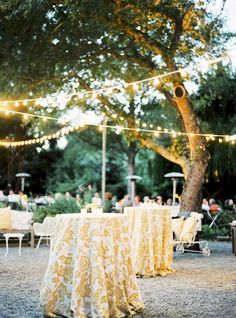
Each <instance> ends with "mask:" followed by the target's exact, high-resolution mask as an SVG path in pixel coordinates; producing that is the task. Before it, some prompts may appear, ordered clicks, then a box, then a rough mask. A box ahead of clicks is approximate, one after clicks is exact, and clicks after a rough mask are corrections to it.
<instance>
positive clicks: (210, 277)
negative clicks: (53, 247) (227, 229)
mask: <svg viewBox="0 0 236 318" xmlns="http://www.w3.org/2000/svg"><path fill="white" fill-rule="evenodd" d="M210 248H211V256H210V257H204V256H203V255H200V254H194V253H185V254H176V253H175V255H174V261H173V267H174V269H175V270H176V272H175V273H173V274H170V275H168V276H166V277H160V276H158V277H155V278H146V279H144V278H140V279H138V282H139V285H140V289H141V294H142V296H143V300H144V303H145V307H146V308H145V310H144V311H143V313H141V314H138V315H136V316H135V317H136V318H154V317H155V318H158V317H159V318H180V317H181V318H182V317H187V318H189V317H201V318H210V317H214V318H235V317H236V256H233V254H232V253H231V243H227V242H221V243H219V242H211V243H210ZM4 253H5V248H4V247H3V246H2V247H0V318H13V317H14V318H43V314H42V308H40V304H39V289H40V285H41V282H42V279H43V276H44V273H45V270H46V267H47V262H48V256H49V248H48V247H46V246H40V248H39V249H38V250H35V249H34V250H33V249H31V248H29V247H23V248H22V256H21V257H20V256H18V254H17V253H18V249H17V247H10V249H9V254H8V257H7V259H6V260H5V257H4Z"/></svg>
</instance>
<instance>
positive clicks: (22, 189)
mask: <svg viewBox="0 0 236 318" xmlns="http://www.w3.org/2000/svg"><path fill="white" fill-rule="evenodd" d="M16 177H17V178H21V191H23V192H24V189H25V178H29V177H31V174H29V173H26V172H21V173H17V174H16Z"/></svg>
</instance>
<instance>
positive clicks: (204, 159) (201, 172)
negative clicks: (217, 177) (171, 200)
mask: <svg viewBox="0 0 236 318" xmlns="http://www.w3.org/2000/svg"><path fill="white" fill-rule="evenodd" d="M209 159H210V156H209V153H208V151H207V150H205V151H202V152H201V153H200V154H198V157H197V159H196V160H194V161H193V162H192V163H191V167H190V169H189V171H188V175H187V178H186V180H185V183H184V187H183V191H182V194H181V202H180V209H181V211H191V212H201V197H202V185H203V183H204V177H205V173H206V169H207V166H208V161H209Z"/></svg>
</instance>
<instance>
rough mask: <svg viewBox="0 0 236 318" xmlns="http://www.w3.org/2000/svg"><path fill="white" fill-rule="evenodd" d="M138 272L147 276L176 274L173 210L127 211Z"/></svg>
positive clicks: (156, 208) (129, 209)
mask: <svg viewBox="0 0 236 318" xmlns="http://www.w3.org/2000/svg"><path fill="white" fill-rule="evenodd" d="M124 213H125V215H127V216H128V217H129V233H130V237H131V251H132V258H133V261H134V267H135V272H136V274H138V275H143V276H156V275H162V276H165V275H166V274H168V273H171V272H174V270H173V268H172V267H171V264H172V260H173V233H172V222H171V209H165V208H158V207H155V208H153V207H136V208H125V210H124Z"/></svg>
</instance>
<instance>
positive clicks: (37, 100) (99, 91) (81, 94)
mask: <svg viewBox="0 0 236 318" xmlns="http://www.w3.org/2000/svg"><path fill="white" fill-rule="evenodd" d="M230 55H231V53H230V52H229V53H228V54H227V55H223V56H221V57H218V58H215V59H212V60H205V61H203V62H201V64H199V65H198V64H197V65H196V66H195V67H197V68H200V69H202V67H204V69H205V67H206V66H209V65H212V64H216V63H219V62H221V61H223V60H225V59H229V58H231V57H230ZM191 70H192V67H189V66H188V67H185V68H180V69H177V70H175V71H172V72H166V73H163V74H160V75H156V76H153V77H149V78H145V79H142V80H138V81H134V82H129V83H125V84H123V85H121V84H118V85H115V86H102V87H101V88H100V89H96V90H88V91H85V92H78V93H76V96H77V97H78V98H79V99H81V98H83V97H86V96H89V95H91V96H93V97H94V98H96V96H97V95H99V94H104V93H109V92H112V91H113V90H120V89H122V88H127V87H129V86H133V89H134V90H137V89H138V85H139V84H141V83H147V82H150V83H153V84H154V85H156V86H157V85H158V84H159V82H160V80H161V79H162V78H164V77H168V76H170V75H174V74H178V73H179V74H190V73H191ZM72 96H74V94H68V95H67V96H66V97H67V98H68V99H69V98H72ZM50 99H51V100H53V97H50ZM48 101H49V98H48V97H39V98H28V99H19V100H2V101H0V105H1V106H7V105H12V104H13V105H15V106H16V107H18V106H19V105H20V104H22V105H24V106H25V105H27V104H29V103H34V104H36V105H38V106H44V105H45V102H46V103H48Z"/></svg>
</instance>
